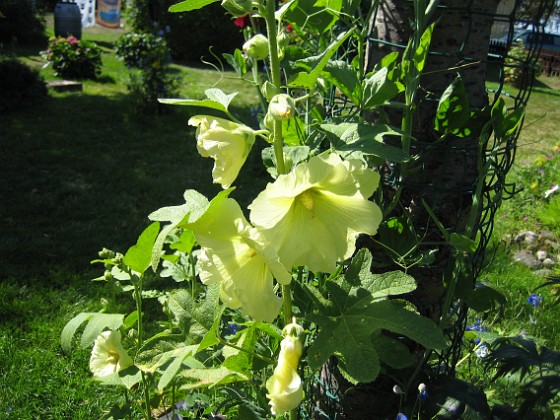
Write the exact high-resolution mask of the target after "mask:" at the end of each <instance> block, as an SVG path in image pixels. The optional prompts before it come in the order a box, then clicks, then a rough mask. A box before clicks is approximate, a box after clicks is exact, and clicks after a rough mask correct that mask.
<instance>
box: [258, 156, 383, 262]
mask: <svg viewBox="0 0 560 420" xmlns="http://www.w3.org/2000/svg"><path fill="white" fill-rule="evenodd" d="M379 178H380V177H379V174H378V173H377V172H374V171H373V170H371V169H368V168H366V166H365V165H364V164H363V163H362V162H361V161H358V160H348V161H343V160H342V159H341V158H340V157H339V156H338V155H336V154H334V153H330V154H322V155H319V156H315V157H312V158H311V159H310V160H309V162H307V163H302V164H300V165H298V166H296V167H295V168H294V169H293V170H292V171H291V172H290V173H288V174H286V175H280V176H279V177H278V178H277V179H276V181H275V182H274V183H270V184H268V186H267V187H266V189H265V190H264V191H263V192H261V193H260V194H259V195H258V197H257V198H256V199H255V200H254V201H253V203H252V204H251V205H250V206H249V208H250V209H251V213H250V220H251V222H252V223H253V224H254V225H255V226H256V227H258V228H260V229H262V230H263V233H264V234H265V235H266V236H268V237H269V238H270V240H271V242H272V241H273V243H274V245H275V247H277V249H278V254H279V255H280V259H281V260H282V262H283V263H284V265H285V266H286V267H291V266H293V265H296V266H300V265H306V266H308V267H309V269H310V270H312V271H315V272H333V271H334V270H335V268H336V262H337V261H342V260H345V259H347V258H349V257H350V256H351V255H352V254H353V252H354V250H355V243H356V238H357V237H358V235H359V234H361V233H366V234H369V235H374V234H375V233H376V232H377V227H378V226H379V223H380V222H381V219H382V213H381V210H380V209H379V207H378V206H377V205H376V204H375V203H373V202H372V201H369V200H368V198H369V197H370V196H371V195H372V194H373V192H374V191H375V189H376V188H377V185H378V183H379Z"/></svg>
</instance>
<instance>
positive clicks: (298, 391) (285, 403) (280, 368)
mask: <svg viewBox="0 0 560 420" xmlns="http://www.w3.org/2000/svg"><path fill="white" fill-rule="evenodd" d="M282 333H283V335H284V339H283V340H282V341H281V343H280V354H279V355H278V364H277V365H276V368H274V373H273V375H272V376H271V377H270V378H268V380H267V381H266V390H267V391H268V393H267V394H266V396H267V398H268V399H269V400H270V401H269V404H270V408H271V411H272V414H274V415H276V414H282V413H285V412H287V411H290V410H293V409H294V408H296V407H297V406H298V405H299V404H300V403H301V401H302V400H303V397H304V392H303V386H302V381H301V378H300V376H299V375H298V373H297V367H298V363H299V358H300V357H301V354H302V352H303V345H302V341H301V340H302V336H303V333H304V330H303V328H302V327H301V325H298V324H297V323H295V321H294V322H292V323H291V324H288V325H286V326H285V327H284V330H283V331H282Z"/></svg>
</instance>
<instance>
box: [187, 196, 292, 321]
mask: <svg viewBox="0 0 560 420" xmlns="http://www.w3.org/2000/svg"><path fill="white" fill-rule="evenodd" d="M189 227H190V228H191V229H192V230H193V231H194V234H195V236H196V239H197V241H198V242H199V243H200V245H201V247H202V250H201V253H200V255H199V258H198V268H199V274H200V279H201V281H202V282H203V283H205V284H209V283H214V282H220V290H221V298H222V301H223V302H224V303H225V304H226V305H227V306H229V307H230V308H234V309H235V308H241V310H242V311H243V312H244V313H246V314H247V315H249V316H251V317H253V318H254V319H256V320H259V321H267V322H270V321H272V320H274V318H276V316H277V315H278V312H279V310H280V307H281V303H282V301H281V299H280V298H279V297H278V296H277V295H276V293H275V292H274V282H273V278H276V280H277V281H278V282H279V283H282V284H287V283H289V282H290V281H291V274H290V273H289V272H288V271H287V270H286V268H285V267H284V266H283V265H282V264H281V263H280V260H279V257H278V255H277V254H276V251H275V250H274V248H273V247H272V246H270V244H269V243H268V241H267V240H266V238H265V237H264V236H263V235H261V234H260V233H259V232H258V231H257V229H255V228H254V227H252V226H251V225H250V224H249V222H247V219H245V217H244V215H243V212H242V210H241V207H239V204H237V202H236V201H235V200H234V199H232V198H227V197H225V196H218V197H216V198H215V199H214V200H212V202H211V203H210V207H209V208H208V210H207V211H206V212H205V214H204V215H203V216H202V217H201V218H200V219H198V220H197V221H196V222H195V223H193V224H192V225H190V226H189Z"/></svg>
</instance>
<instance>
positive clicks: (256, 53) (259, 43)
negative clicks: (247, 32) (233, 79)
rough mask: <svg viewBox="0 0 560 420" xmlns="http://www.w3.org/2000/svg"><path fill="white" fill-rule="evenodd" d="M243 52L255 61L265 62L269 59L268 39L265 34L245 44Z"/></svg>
mask: <svg viewBox="0 0 560 420" xmlns="http://www.w3.org/2000/svg"><path fill="white" fill-rule="evenodd" d="M243 51H244V52H245V54H247V56H249V57H251V58H253V59H255V60H264V59H265V58H266V57H268V39H267V37H266V36H264V35H263V34H257V35H255V36H254V37H253V38H251V39H250V40H248V41H247V42H245V44H243Z"/></svg>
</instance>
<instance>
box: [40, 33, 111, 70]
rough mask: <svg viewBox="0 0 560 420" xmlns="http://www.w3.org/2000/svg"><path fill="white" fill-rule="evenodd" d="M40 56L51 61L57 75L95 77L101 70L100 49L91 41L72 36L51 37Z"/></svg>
mask: <svg viewBox="0 0 560 420" xmlns="http://www.w3.org/2000/svg"><path fill="white" fill-rule="evenodd" d="M41 56H42V57H43V58H45V59H46V60H47V61H48V62H49V63H52V65H53V68H54V73H55V74H56V75H57V76H61V77H66V78H69V79H95V78H96V77H97V76H98V75H99V73H100V72H101V49H100V48H99V47H98V46H97V45H96V44H95V43H93V42H89V41H80V40H78V39H77V38H75V37H73V36H69V37H68V38H62V37H58V38H55V37H52V38H50V39H49V49H48V50H46V51H42V52H41Z"/></svg>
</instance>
